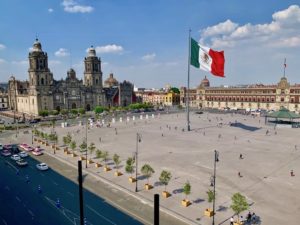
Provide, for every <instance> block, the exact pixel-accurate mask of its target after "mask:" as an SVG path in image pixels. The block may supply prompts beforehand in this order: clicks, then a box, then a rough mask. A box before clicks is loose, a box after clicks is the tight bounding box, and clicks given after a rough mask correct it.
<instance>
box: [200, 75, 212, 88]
mask: <svg viewBox="0 0 300 225" xmlns="http://www.w3.org/2000/svg"><path fill="white" fill-rule="evenodd" d="M200 86H201V87H209V86H210V84H209V80H208V79H207V78H206V76H205V77H204V79H203V80H202V81H201V84H200Z"/></svg>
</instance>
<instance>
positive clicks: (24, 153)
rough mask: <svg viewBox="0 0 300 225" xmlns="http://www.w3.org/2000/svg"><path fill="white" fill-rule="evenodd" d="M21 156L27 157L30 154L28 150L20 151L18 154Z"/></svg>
mask: <svg viewBox="0 0 300 225" xmlns="http://www.w3.org/2000/svg"><path fill="white" fill-rule="evenodd" d="M18 155H19V156H20V157H21V158H25V157H27V156H28V154H27V152H24V151H23V152H20V153H19V154H18Z"/></svg>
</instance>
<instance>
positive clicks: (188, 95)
mask: <svg viewBox="0 0 300 225" xmlns="http://www.w3.org/2000/svg"><path fill="white" fill-rule="evenodd" d="M190 64H191V29H189V56H188V78H187V90H186V101H185V104H186V119H187V121H186V122H187V131H190V130H191V127H190V94H189V90H190Z"/></svg>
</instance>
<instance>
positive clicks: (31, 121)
mask: <svg viewBox="0 0 300 225" xmlns="http://www.w3.org/2000/svg"><path fill="white" fill-rule="evenodd" d="M38 122H39V121H38V120H37V119H33V120H29V123H30V124H34V123H38Z"/></svg>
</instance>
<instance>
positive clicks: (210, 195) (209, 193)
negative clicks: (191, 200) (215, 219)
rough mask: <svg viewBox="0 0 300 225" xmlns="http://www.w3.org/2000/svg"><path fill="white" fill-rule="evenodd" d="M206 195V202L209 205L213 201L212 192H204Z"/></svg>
mask: <svg viewBox="0 0 300 225" xmlns="http://www.w3.org/2000/svg"><path fill="white" fill-rule="evenodd" d="M206 194H207V201H208V202H209V203H211V202H212V201H213V200H214V199H215V195H214V192H213V191H212V190H208V191H207V192H206Z"/></svg>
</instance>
